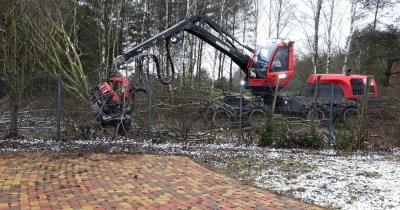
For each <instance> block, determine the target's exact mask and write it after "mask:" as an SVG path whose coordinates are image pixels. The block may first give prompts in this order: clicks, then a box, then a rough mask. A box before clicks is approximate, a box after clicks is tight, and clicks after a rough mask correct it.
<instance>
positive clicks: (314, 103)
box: [1, 76, 400, 149]
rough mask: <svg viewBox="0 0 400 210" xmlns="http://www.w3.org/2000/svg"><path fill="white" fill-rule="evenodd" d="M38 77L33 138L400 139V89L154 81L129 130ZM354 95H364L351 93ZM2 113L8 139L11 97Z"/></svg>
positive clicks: (22, 111) (372, 142)
mask: <svg viewBox="0 0 400 210" xmlns="http://www.w3.org/2000/svg"><path fill="white" fill-rule="evenodd" d="M31 81H32V82H30V83H28V84H26V88H25V91H24V93H23V97H22V100H21V102H20V105H19V116H18V129H19V133H20V135H22V136H24V137H26V138H40V139H46V138H51V139H60V140H68V139H95V138H97V137H116V136H121V135H123V136H125V137H127V138H133V139H152V140H153V141H154V142H166V141H168V142H198V143H226V142H234V143H238V144H259V145H265V146H276V147H289V146H290V147H316V148H319V147H324V146H327V145H334V146H337V147H341V148H353V149H356V148H380V149H388V148H391V147H394V146H399V143H400V139H399V138H398V136H400V135H399V134H400V131H399V129H398V128H399V124H400V120H399V117H400V111H399V110H398V106H399V104H400V95H399V93H398V91H396V90H398V89H397V88H398V87H380V88H378V92H379V97H377V98H374V97H372V92H373V91H374V90H373V89H370V90H369V91H367V92H368V94H369V97H368V100H367V101H365V100H363V96H364V90H362V89H359V90H355V89H354V88H355V87H353V89H351V90H346V89H343V88H341V87H340V86H339V85H336V84H319V85H318V86H317V85H315V84H314V85H311V86H308V85H305V87H304V88H303V89H302V90H301V91H300V92H299V93H285V92H284V89H283V90H280V91H278V92H277V94H276V97H273V99H274V100H273V101H274V102H273V103H268V104H265V103H264V98H263V97H255V96H254V94H252V91H251V90H248V89H246V87H245V86H235V87H233V88H232V89H233V90H229V89H230V88H229V85H225V86H224V85H222V87H226V88H216V87H214V88H213V87H212V86H213V84H209V83H186V84H182V83H179V82H173V83H172V84H170V85H163V84H161V83H159V82H158V81H157V80H149V81H148V83H147V85H146V87H145V89H146V91H141V92H136V93H135V97H134V100H132V98H128V100H127V101H130V102H129V103H130V104H129V106H131V105H132V103H134V110H133V112H132V113H130V114H129V118H130V121H129V122H130V125H129V127H128V126H125V127H123V128H122V129H120V128H118V124H113V125H110V126H107V125H106V124H103V126H102V125H101V120H100V121H98V120H96V119H95V116H94V114H93V111H92V109H91V106H90V105H91V102H89V100H82V99H77V98H76V97H74V96H73V95H70V94H67V92H65V91H61V92H60V93H61V95H58V93H59V89H58V85H57V84H58V82H57V81H58V79H57V78H56V77H48V76H42V77H37V78H34V79H32V80H31ZM60 81H61V83H60V84H61V86H62V79H61V80H60ZM93 83H95V82H93ZM214 85H216V84H214ZM350 88H351V87H350ZM316 89H318V92H317V94H315V90H316ZM253 91H254V90H253ZM357 91H358V92H357ZM116 92H118V90H116ZM347 93H351V94H353V95H354V94H355V95H357V97H356V98H349V97H348V96H347V95H346V94H347ZM315 96H318V97H317V98H315ZM57 99H61V101H58V100H57ZM133 101H134V102H133ZM59 105H61V106H59ZM365 106H367V107H365ZM363 107H364V109H363ZM59 108H60V111H61V112H60V115H58V109H59ZM365 108H366V109H365ZM1 112H2V114H1V123H2V126H1V132H2V135H3V136H5V135H6V134H7V132H8V129H9V126H10V103H9V100H8V96H6V95H3V96H2V99H1ZM58 116H60V117H59V118H58ZM58 119H60V121H58ZM58 125H60V130H58Z"/></svg>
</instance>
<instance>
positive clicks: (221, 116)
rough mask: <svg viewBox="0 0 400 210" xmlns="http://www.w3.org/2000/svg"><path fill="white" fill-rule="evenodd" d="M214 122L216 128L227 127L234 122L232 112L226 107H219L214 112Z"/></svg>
mask: <svg viewBox="0 0 400 210" xmlns="http://www.w3.org/2000/svg"><path fill="white" fill-rule="evenodd" d="M212 122H213V125H214V127H215V128H222V129H226V128H228V127H229V124H230V123H231V122H232V113H231V112H229V111H228V110H225V109H221V108H220V109H217V110H215V112H214V114H213V117H212Z"/></svg>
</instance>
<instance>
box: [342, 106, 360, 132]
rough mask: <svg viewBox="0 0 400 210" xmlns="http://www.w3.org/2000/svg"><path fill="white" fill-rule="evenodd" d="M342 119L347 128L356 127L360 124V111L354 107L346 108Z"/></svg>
mask: <svg viewBox="0 0 400 210" xmlns="http://www.w3.org/2000/svg"><path fill="white" fill-rule="evenodd" d="M342 120H343V123H344V124H345V126H346V127H347V128H352V129H354V128H356V127H357V126H358V125H359V124H360V112H359V111H358V110H357V109H356V108H353V107H351V108H348V109H345V110H344V111H343V116H342Z"/></svg>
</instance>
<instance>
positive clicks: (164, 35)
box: [115, 15, 253, 73]
mask: <svg viewBox="0 0 400 210" xmlns="http://www.w3.org/2000/svg"><path fill="white" fill-rule="evenodd" d="M205 24H207V25H208V26H209V27H211V28H212V29H213V30H214V31H215V32H217V33H218V34H220V35H221V38H220V37H217V36H215V35H214V34H212V33H210V32H209V31H207V29H205V28H204V26H205ZM182 31H186V32H188V33H191V34H193V35H195V36H196V37H198V38H199V39H201V40H203V41H205V42H207V43H208V44H210V45H211V46H213V47H214V48H216V49H218V50H219V51H221V52H222V53H224V54H225V55H227V56H229V57H230V58H231V59H232V61H233V62H235V63H236V64H237V65H238V66H239V67H240V68H241V69H242V70H243V71H244V72H245V73H247V71H246V69H247V64H248V61H249V59H250V56H249V55H247V54H246V53H245V52H243V51H242V50H241V49H239V48H238V46H239V47H240V48H242V47H243V48H244V49H246V50H248V51H249V52H252V50H253V49H252V48H250V47H248V46H246V45H244V44H242V43H241V42H240V41H238V40H237V39H236V38H235V37H234V36H233V35H231V34H230V33H229V32H227V31H225V30H224V29H223V28H221V27H220V26H219V25H218V24H217V23H215V22H214V21H212V20H211V19H209V18H208V17H207V16H202V15H197V16H191V17H189V18H187V19H185V20H182V21H181V22H179V23H177V24H176V25H174V26H172V27H170V28H168V29H166V30H164V31H163V32H161V33H159V34H157V35H155V36H153V37H152V38H150V39H148V40H146V41H144V42H142V43H140V44H138V45H136V46H134V47H133V48H132V49H130V50H129V51H127V52H126V53H124V54H122V55H119V56H117V57H116V59H115V62H116V64H122V63H123V62H124V61H127V60H129V59H131V58H135V57H136V56H139V55H140V54H142V53H143V52H144V51H145V50H146V49H148V48H150V47H151V46H153V45H155V44H156V43H158V42H161V41H164V40H166V39H170V38H173V37H176V38H177V35H178V33H180V32H182ZM235 43H236V45H235ZM237 45H238V46H237Z"/></svg>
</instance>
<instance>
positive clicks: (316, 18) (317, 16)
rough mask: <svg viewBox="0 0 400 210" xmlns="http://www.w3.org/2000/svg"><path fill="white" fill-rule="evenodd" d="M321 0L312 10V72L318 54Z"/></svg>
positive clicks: (314, 70)
mask: <svg viewBox="0 0 400 210" xmlns="http://www.w3.org/2000/svg"><path fill="white" fill-rule="evenodd" d="M322 1H323V0H318V1H317V5H316V7H315V10H314V44H313V48H314V49H313V73H314V74H316V73H317V67H318V61H319V55H318V39H319V36H318V33H319V21H320V19H321V9H322Z"/></svg>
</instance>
